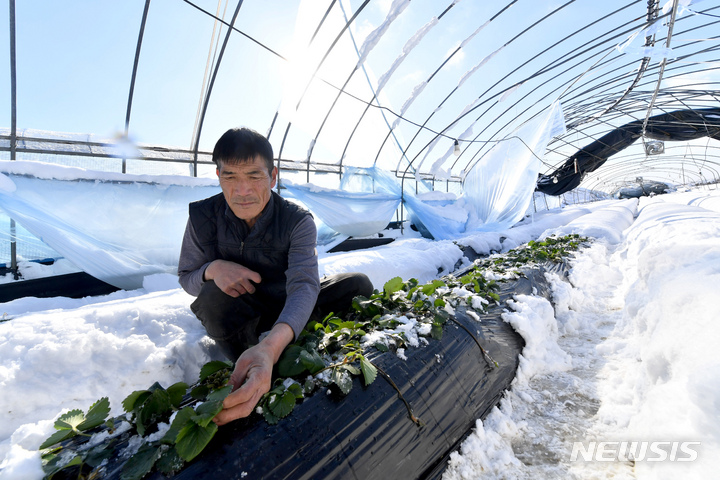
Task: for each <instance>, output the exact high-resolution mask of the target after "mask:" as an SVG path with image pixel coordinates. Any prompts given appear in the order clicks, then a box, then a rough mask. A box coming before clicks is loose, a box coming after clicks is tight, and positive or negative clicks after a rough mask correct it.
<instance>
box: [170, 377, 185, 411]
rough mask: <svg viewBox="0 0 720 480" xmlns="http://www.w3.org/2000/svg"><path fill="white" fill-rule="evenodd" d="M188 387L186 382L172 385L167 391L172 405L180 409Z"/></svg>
mask: <svg viewBox="0 0 720 480" xmlns="http://www.w3.org/2000/svg"><path fill="white" fill-rule="evenodd" d="M187 389H188V385H187V383H185V382H177V383H174V384H172V385H170V386H169V387H168V389H167V393H168V396H169V397H170V404H171V405H172V406H173V407H175V408H178V407H179V406H180V403H181V402H182V399H183V397H184V396H185V392H187Z"/></svg>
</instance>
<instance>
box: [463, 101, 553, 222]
mask: <svg viewBox="0 0 720 480" xmlns="http://www.w3.org/2000/svg"><path fill="white" fill-rule="evenodd" d="M564 131H565V122H564V119H563V113H562V107H561V105H560V103H559V102H555V103H554V104H553V105H551V106H550V107H549V108H548V109H546V110H545V111H544V112H543V113H542V114H541V115H539V116H538V117H537V118H535V119H533V120H531V121H529V122H526V123H525V124H523V125H521V126H520V127H519V128H517V129H516V130H514V131H513V132H512V133H510V134H509V135H507V136H505V137H504V138H503V140H501V141H498V142H497V143H496V144H495V145H493V147H492V148H491V149H490V150H489V151H488V152H487V153H486V154H485V155H484V156H483V157H482V159H481V160H480V161H479V162H478V163H477V164H476V165H475V166H474V167H473V168H472V169H471V170H470V171H469V172H468V174H467V175H466V177H465V181H464V183H463V199H464V200H465V204H466V207H469V212H470V218H469V220H468V224H467V228H466V230H467V231H499V230H504V229H506V228H509V227H510V226H512V225H514V224H515V223H517V222H518V221H519V220H520V219H521V218H522V217H523V216H524V214H525V212H526V211H527V208H528V206H529V205H530V202H531V200H532V195H533V192H534V191H535V184H536V182H537V177H538V173H539V172H540V168H541V167H542V163H541V161H540V159H541V158H542V156H543V155H544V154H545V149H546V148H547V145H548V143H549V142H550V140H551V139H552V138H553V137H554V136H556V135H560V134H561V133H563V132H564Z"/></svg>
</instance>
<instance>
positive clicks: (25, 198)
mask: <svg viewBox="0 0 720 480" xmlns="http://www.w3.org/2000/svg"><path fill="white" fill-rule="evenodd" d="M10 163H12V165H10ZM10 163H5V164H4V165H3V166H4V167H5V166H12V167H13V168H15V169H17V167H19V166H20V165H19V164H21V163H25V162H10ZM26 163H32V166H31V168H34V169H38V170H42V169H57V168H58V167H56V166H49V165H45V164H40V163H36V162H26ZM5 170H6V171H7V169H5ZM70 170H74V171H75V173H76V175H80V176H82V175H85V176H86V177H87V173H88V172H87V171H84V170H81V169H70ZM102 175H106V174H102V173H100V174H99V175H98V176H102ZM0 176H2V177H4V178H3V179H2V183H1V185H3V186H4V187H5V188H2V189H0V207H1V208H2V209H3V210H5V211H6V212H7V214H8V216H10V217H11V218H14V219H15V221H16V222H18V223H19V224H20V225H22V226H23V227H24V228H25V229H27V230H28V231H29V232H31V233H32V234H33V235H35V236H36V237H38V238H39V239H40V240H42V241H43V242H44V243H45V244H47V245H48V246H50V247H52V248H53V249H54V250H55V251H57V252H58V253H60V254H61V255H63V256H64V257H65V258H66V259H68V260H69V261H70V262H72V263H73V264H75V265H76V266H77V267H78V268H80V269H82V270H83V271H85V272H87V273H89V274H90V275H92V276H94V277H96V278H99V279H100V280H103V281H105V282H107V283H109V284H111V285H114V286H116V287H118V288H123V289H134V288H140V287H142V281H143V277H144V276H146V275H151V274H155V273H176V272H177V264H178V258H179V255H180V246H181V243H182V237H183V232H184V229H185V224H186V222H187V218H188V213H187V212H188V203H190V202H192V201H195V200H199V199H201V198H205V197H209V196H211V195H214V194H216V193H218V192H220V188H219V186H217V185H208V181H207V180H199V179H188V178H187V177H185V178H183V183H184V184H183V185H172V184H167V183H163V184H160V183H148V182H147V181H145V182H143V181H130V182H123V183H118V182H114V181H104V180H100V179H92V178H87V179H84V180H73V181H68V180H59V179H48V178H45V179H42V178H37V177H34V176H30V175H15V174H12V173H10V174H8V175H7V176H5V175H2V174H0ZM138 177H140V176H138ZM142 177H148V176H142ZM125 178H128V179H129V180H130V179H132V178H133V176H126V177H125ZM192 181H196V184H197V185H196V186H191V185H190V184H189V182H192ZM8 182H11V184H12V187H14V191H13V188H12V187H11V184H10V183H8ZM215 184H217V182H216V181H215ZM8 187H10V188H8Z"/></svg>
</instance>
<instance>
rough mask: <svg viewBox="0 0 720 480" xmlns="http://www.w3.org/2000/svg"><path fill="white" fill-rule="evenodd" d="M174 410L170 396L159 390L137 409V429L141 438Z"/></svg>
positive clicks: (161, 389)
mask: <svg viewBox="0 0 720 480" xmlns="http://www.w3.org/2000/svg"><path fill="white" fill-rule="evenodd" d="M171 410H172V407H171V405H170V396H169V395H168V393H167V391H166V390H165V389H163V388H160V389H157V390H155V391H154V392H152V394H151V395H150V396H149V397H148V398H147V400H145V401H144V402H143V403H142V404H141V405H139V406H137V405H136V407H135V427H136V429H137V432H138V434H139V435H140V436H144V435H145V430H146V429H147V428H148V427H150V426H151V425H153V424H155V423H157V422H158V421H159V420H160V419H161V418H163V417H164V416H165V415H166V414H169V413H170V411H171Z"/></svg>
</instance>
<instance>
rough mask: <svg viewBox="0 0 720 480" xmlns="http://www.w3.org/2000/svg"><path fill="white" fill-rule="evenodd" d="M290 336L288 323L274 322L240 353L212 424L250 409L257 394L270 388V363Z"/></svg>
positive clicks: (240, 415)
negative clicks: (228, 391) (264, 333)
mask: <svg viewBox="0 0 720 480" xmlns="http://www.w3.org/2000/svg"><path fill="white" fill-rule="evenodd" d="M294 338H295V333H294V332H293V330H292V328H290V326H289V325H288V324H286V323H278V324H276V325H275V326H274V327H273V328H272V330H270V333H269V334H268V336H267V337H265V338H264V339H263V340H262V341H261V342H260V343H259V344H257V345H255V346H254V347H251V348H249V349H247V350H246V351H245V352H243V354H242V355H240V358H238V360H237V362H236V363H235V370H234V371H233V373H232V375H231V376H230V383H231V384H232V385H233V391H232V393H231V394H230V395H228V396H227V398H225V400H224V401H223V409H222V411H221V412H220V413H218V414H217V415H216V416H215V418H214V419H213V421H214V422H215V423H216V424H218V425H225V424H226V423H229V422H231V421H233V420H236V419H238V418H245V417H247V416H248V415H250V414H251V413H252V411H253V409H254V408H255V406H256V405H257V403H258V401H259V400H260V397H262V396H263V395H264V394H266V393H267V392H269V391H270V387H271V386H272V370H273V365H275V363H276V362H277V361H278V359H279V358H280V354H281V353H282V352H283V350H284V349H285V347H287V346H288V345H289V344H290V342H292V340H293V339H294Z"/></svg>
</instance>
